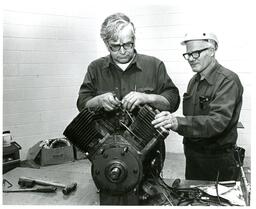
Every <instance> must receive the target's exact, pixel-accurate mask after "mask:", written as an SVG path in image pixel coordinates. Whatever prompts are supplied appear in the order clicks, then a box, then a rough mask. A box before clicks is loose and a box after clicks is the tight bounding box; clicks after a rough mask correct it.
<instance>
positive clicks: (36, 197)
mask: <svg viewBox="0 0 256 209" xmlns="http://www.w3.org/2000/svg"><path fill="white" fill-rule="evenodd" d="M20 177H30V178H34V179H41V180H48V181H51V182H56V183H61V184H64V185H68V184H70V183H72V182H76V183H77V190H76V191H74V192H72V193H71V194H69V195H64V194H63V193H62V191H61V189H58V190H57V192H56V193H36V192H25V193H23V192H22V193H3V199H2V200H3V205H99V194H98V193H97V188H96V186H95V185H94V182H93V179H92V177H91V171H90V162H89V161H88V160H83V161H80V162H78V161H76V162H71V163H66V164H61V165H54V166H45V167H41V168H40V169H34V168H25V167H17V168H15V169H13V170H11V171H9V172H7V173H5V174H4V175H3V179H6V180H8V181H9V182H10V183H11V184H12V187H10V188H7V187H6V186H5V189H12V190H13V189H20V187H19V185H18V180H19V178H20ZM165 182H166V183H167V184H168V185H171V184H172V182H173V180H170V179H166V181H165ZM209 183H211V182H205V181H188V180H181V185H183V186H184V187H189V186H190V185H202V184H204V185H207V184H209Z"/></svg>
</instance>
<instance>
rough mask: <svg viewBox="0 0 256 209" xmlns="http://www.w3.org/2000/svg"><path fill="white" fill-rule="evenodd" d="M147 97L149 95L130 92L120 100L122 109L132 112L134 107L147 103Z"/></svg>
mask: <svg viewBox="0 0 256 209" xmlns="http://www.w3.org/2000/svg"><path fill="white" fill-rule="evenodd" d="M148 96H149V95H148V94H145V93H141V92H136V91H131V92H130V93H129V94H127V95H126V96H125V97H124V98H123V99H122V105H123V108H124V109H126V110H128V111H133V109H134V108H135V107H136V106H138V105H140V104H145V103H147V102H148Z"/></svg>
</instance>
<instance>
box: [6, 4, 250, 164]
mask: <svg viewBox="0 0 256 209" xmlns="http://www.w3.org/2000/svg"><path fill="white" fill-rule="evenodd" d="M71 2H72V1H70V4H69V5H68V6H67V5H66V7H62V6H61V5H58V7H54V6H53V5H52V4H49V5H36V4H34V5H30V7H26V6H23V7H18V6H15V5H7V6H6V7H5V8H4V10H3V130H10V131H11V133H12V135H13V136H14V139H15V140H16V141H17V142H18V143H19V144H20V145H21V146H22V150H21V158H22V159H25V157H26V154H27V151H28V148H29V147H31V146H32V145H34V144H35V143H36V142H37V141H39V140H43V139H49V138H55V137H62V132H63V130H64V129H65V127H66V126H67V125H68V123H69V122H70V121H71V120H72V119H73V118H74V117H75V115H76V114H77V113H78V112H77V109H76V99H77V94H78V90H79V87H80V84H81V82H82V80H83V77H84V74H85V73H86V68H87V66H88V64H89V63H90V62H91V61H92V60H94V59H96V58H98V57H100V56H104V55H106V54H107V51H106V49H105V46H104V44H103V42H102V41H101V39H100V36H99V31H100V25H101V23H102V21H103V20H104V18H105V17H106V16H107V15H110V14H112V13H114V12H124V13H126V14H127V15H128V16H130V18H131V19H132V21H133V22H134V24H135V26H136V34H137V39H136V49H137V51H138V52H139V53H144V54H148V55H152V56H156V57H158V58H160V59H162V60H163V61H164V63H165V65H166V67H167V70H168V73H169V75H170V76H171V78H172V79H173V81H174V83H175V84H176V85H177V87H178V88H179V89H180V95H181V96H182V95H183V93H184V92H185V90H186V86H187V83H188V81H189V79H190V78H191V77H192V75H193V73H192V72H191V69H190V67H189V66H188V64H187V63H186V61H185V60H183V57H182V53H183V52H184V50H185V49H184V47H183V46H181V45H180V44H179V43H180V41H181V39H182V37H183V36H184V34H185V33H186V32H187V31H189V30H191V29H195V28H201V29H202V30H205V31H213V32H215V33H216V34H217V35H218V36H219V40H220V46H219V50H218V51H217V59H218V60H219V62H220V63H221V64H223V65H224V66H226V67H227V68H230V69H231V70H233V71H235V72H236V73H237V74H238V75H239V76H240V78H241V80H242V83H243V85H244V87H245V92H244V104H243V109H242V112H241V117H240V121H241V122H242V124H243V125H244V126H245V128H244V129H240V130H239V140H238V144H239V145H242V146H244V147H245V148H246V150H247V155H248V156H250V145H251V142H250V138H251V118H250V115H251V105H250V100H251V92H252V83H251V82H250V80H251V79H250V77H251V75H252V66H250V64H249V62H248V57H247V55H246V54H244V53H241V51H248V50H249V49H250V47H249V39H248V34H245V33H244V31H248V28H247V26H246V25H245V24H244V22H245V21H247V18H248V17H249V16H247V14H246V15H245V16H243V17H241V16H239V17H238V16H237V15H236V14H237V11H238V10H239V9H240V6H243V7H245V8H244V9H247V7H249V6H248V5H246V4H240V5H237V6H236V5H234V7H233V8H229V18H227V16H226V15H227V14H226V8H225V6H222V7H220V5H218V4H216V5H212V7H211V10H212V11H215V10H216V9H217V8H218V15H217V16H216V15H215V14H210V15H209V6H207V4H203V5H202V4H201V5H200V6H199V7H198V6H197V5H196V4H194V5H188V4H186V5H184V4H181V3H180V4H179V3H176V4H174V3H169V4H162V3H161V4H160V3H159V4H156V3H155V4H146V3H145V4H144V5H137V4H135V3H134V4H132V5H130V6H129V5H127V6H126V7H123V6H122V5H119V4H118V5H111V4H109V5H102V6H101V7H100V8H99V6H98V5H97V4H91V5H85V4H81V5H80V4H72V3H71ZM53 4H54V2H53ZM110 5H111V6H110ZM55 6H56V5H55ZM213 13H216V12H213ZM248 15H250V14H248ZM191 17H192V18H191ZM248 19H249V18H248ZM238 28H239V30H238ZM237 52H239V53H237ZM175 114H176V115H181V114H182V104H181V106H180V108H179V110H178V111H177V112H176V113H175ZM166 145H167V151H168V152H177V153H182V152H183V150H182V137H181V136H179V135H178V134H176V133H170V136H169V137H168V138H167V139H166Z"/></svg>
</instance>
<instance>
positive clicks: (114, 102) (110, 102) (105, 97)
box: [99, 92, 121, 111]
mask: <svg viewBox="0 0 256 209" xmlns="http://www.w3.org/2000/svg"><path fill="white" fill-rule="evenodd" d="M120 105H121V101H119V99H118V98H116V97H115V95H114V94H113V93H111V92H108V93H105V94H102V95H100V97H99V106H100V107H103V108H104V110H106V111H112V110H115V109H117V108H118V107H120Z"/></svg>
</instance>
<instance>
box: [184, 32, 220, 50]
mask: <svg viewBox="0 0 256 209" xmlns="http://www.w3.org/2000/svg"><path fill="white" fill-rule="evenodd" d="M193 40H206V41H207V40H213V41H215V42H216V44H217V47H218V44H219V41H218V38H217V36H216V35H215V34H213V33H202V32H201V33H187V34H186V35H185V37H184V39H183V41H182V42H181V45H185V44H186V42H187V41H193Z"/></svg>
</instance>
